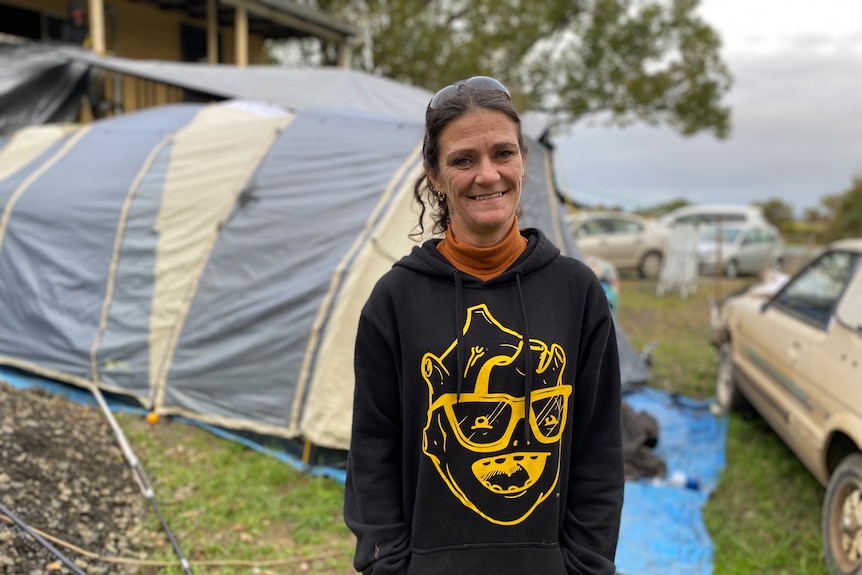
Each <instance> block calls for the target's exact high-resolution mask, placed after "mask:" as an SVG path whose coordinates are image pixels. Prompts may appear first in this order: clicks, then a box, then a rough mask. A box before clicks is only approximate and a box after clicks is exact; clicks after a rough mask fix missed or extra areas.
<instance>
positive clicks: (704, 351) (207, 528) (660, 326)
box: [121, 278, 827, 575]
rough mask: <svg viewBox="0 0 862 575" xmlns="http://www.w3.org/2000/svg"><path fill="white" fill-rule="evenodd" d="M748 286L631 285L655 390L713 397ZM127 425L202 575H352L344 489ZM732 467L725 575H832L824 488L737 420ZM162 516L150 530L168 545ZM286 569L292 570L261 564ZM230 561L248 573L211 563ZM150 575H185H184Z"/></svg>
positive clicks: (630, 312) (165, 555)
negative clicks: (712, 341)
mask: <svg viewBox="0 0 862 575" xmlns="http://www.w3.org/2000/svg"><path fill="white" fill-rule="evenodd" d="M745 285H746V283H745V282H744V281H733V282H731V281H726V280H725V281H722V282H721V283H720V284H719V285H717V286H716V285H715V284H713V282H712V281H711V280H709V279H702V280H701V283H700V285H699V286H698V290H697V292H696V293H695V294H693V295H691V296H689V297H688V298H687V299H685V300H683V299H680V298H679V297H678V296H676V295H669V296H665V297H663V298H658V297H656V295H655V287H656V285H655V282H650V281H640V280H635V279H625V278H624V279H623V281H622V284H621V294H620V295H621V297H620V309H619V311H618V313H619V316H620V321H621V323H622V325H623V327H624V329H625V331H626V333H627V334H628V336H629V339H630V340H631V341H632V344H633V345H634V346H635V348H636V349H640V348H641V347H643V346H645V345H647V344H648V343H650V342H655V344H656V347H655V351H654V364H653V372H654V378H653V381H652V382H651V385H654V386H655V387H659V388H662V389H665V390H667V391H669V392H672V393H681V394H685V395H688V396H690V397H695V398H699V399H705V398H709V397H711V396H712V395H713V381H714V376H715V363H716V353H715V351H714V350H713V349H712V348H711V347H710V345H709V343H708V335H709V303H710V300H711V299H712V298H715V297H722V296H725V295H727V294H729V293H731V292H733V291H736V290H738V289H740V288H742V287H744V286H745ZM121 422H122V425H123V427H124V429H126V431H127V434H128V435H129V437H130V440H131V442H132V444H133V446H134V448H135V451H136V453H137V454H138V456H139V458H140V459H141V461H142V462H143V466H144V468H145V469H146V471H147V472H148V475H149V476H150V477H151V481H152V483H153V486H154V488H155V492H156V499H157V501H158V502H159V503H160V506H161V508H162V511H163V512H164V515H165V516H166V517H167V519H168V523H169V524H170V526H171V528H172V529H173V530H174V532H175V533H176V534H177V538H178V540H179V541H180V544H181V546H182V548H183V551H184V553H185V554H186V556H187V557H188V559H189V560H190V561H192V562H193V564H194V570H195V573H196V575H197V574H204V573H206V574H219V575H222V574H224V575H227V574H252V573H255V574H261V575H266V574H283V573H310V574H327V575H330V574H331V575H346V574H351V573H353V570H352V568H351V557H352V549H353V536H352V535H351V534H350V532H349V531H348V530H347V528H346V527H345V526H344V525H343V522H342V519H341V505H342V501H343V488H342V487H341V486H340V485H338V484H336V483H335V482H334V481H331V480H328V479H325V478H313V477H309V476H307V475H303V474H301V473H298V472H297V471H295V470H293V469H292V468H291V467H290V466H288V465H287V464H285V463H281V462H279V461H276V460H275V459H273V458H270V457H268V456H265V455H262V454H260V453H257V452H255V451H251V450H249V449H247V448H244V447H242V446H240V445H237V444H234V443H231V442H229V441H226V440H223V439H220V438H218V437H216V436H214V435H211V434H210V433H208V432H206V431H204V430H203V429H200V428H197V427H194V426H188V425H184V424H179V423H170V422H162V423H159V424H157V425H154V426H151V425H149V424H147V423H146V422H144V421H143V420H142V419H140V418H138V417H133V416H122V417H121ZM726 455H727V466H726V469H725V471H724V473H723V475H722V477H721V480H720V483H719V485H718V488H717V489H716V491H715V492H714V493H713V495H712V497H711V499H710V500H709V502H708V504H707V505H706V508H705V510H704V515H705V520H706V524H707V528H708V529H709V532H710V535H711V537H712V540H713V543H714V546H715V555H714V566H715V573H716V575H723V574H732V575H737V574H738V575H743V574H744V575H750V574H760V573H770V574H775V575H779V574H788V575H790V574H793V575H826V574H827V570H826V568H825V565H824V561H823V554H822V550H821V539H820V531H819V525H820V505H821V500H822V497H823V488H822V487H821V486H820V485H819V484H818V483H817V481H816V480H814V478H813V477H812V476H811V475H810V474H809V473H808V472H807V471H806V469H805V468H804V467H803V466H802V465H801V464H800V463H799V462H798V460H797V459H796V458H795V457H794V456H793V454H792V453H791V452H790V451H789V450H788V449H787V448H786V447H785V446H784V444H783V443H782V442H781V441H780V440H779V439H778V438H777V436H776V435H775V434H774V433H773V432H772V431H771V430H770V429H769V427H768V426H767V425H766V424H765V423H764V422H763V420H762V419H760V418H759V417H758V416H756V415H740V414H733V415H732V416H731V417H730V425H729V430H728V438H727V453H726ZM151 515H152V517H151V518H149V519H148V521H149V525H148V526H149V528H150V529H151V530H152V531H153V532H155V533H159V532H160V526H159V523H158V521H157V519H156V517H155V514H154V513H151ZM150 546H151V551H150V557H149V558H150V559H159V560H163V561H174V559H175V556H174V554H173V553H172V549H171V546H170V544H169V542H168V540H167V538H166V537H165V536H164V535H156V536H154V538H152V540H150ZM277 559H283V560H285V561H284V562H283V563H280V564H278V565H269V564H265V563H262V562H266V561H272V560H277ZM225 560H233V561H246V562H248V564H245V565H224V564H222V565H203V564H201V563H200V562H203V561H222V562H223V561H225ZM255 562H257V566H256V567H255V566H254V565H253V563H255ZM141 572H142V573H147V574H150V573H152V574H155V573H159V574H161V573H168V574H171V575H173V574H181V573H182V571H181V570H180V569H179V567H176V566H175V567H170V568H156V567H145V568H142V570H141Z"/></svg>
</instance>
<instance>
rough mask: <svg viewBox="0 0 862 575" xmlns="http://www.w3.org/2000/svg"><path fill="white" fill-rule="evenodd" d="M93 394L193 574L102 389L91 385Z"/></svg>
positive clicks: (189, 573)
mask: <svg viewBox="0 0 862 575" xmlns="http://www.w3.org/2000/svg"><path fill="white" fill-rule="evenodd" d="M93 395H94V396H95V397H96V401H97V402H98V403H99V407H101V408H102V412H103V413H104V414H105V417H106V418H107V419H108V423H109V424H110V425H111V429H112V430H113V431H114V435H116V436H117V441H119V443H120V449H121V450H122V451H123V457H125V459H126V462H127V463H128V464H129V467H131V468H132V473H133V476H134V478H135V481H136V482H137V483H138V487H139V488H140V489H141V493H142V494H143V495H144V498H145V499H146V500H147V501H149V502H150V505H152V507H153V510H154V511H155V512H156V515H157V516H158V518H159V522H160V523H161V524H162V528H163V529H164V530H165V533H166V534H167V536H168V539H169V540H170V542H171V546H172V547H173V548H174V552H175V553H176V554H177V557H179V559H180V565H181V567H182V569H183V572H184V573H185V574H186V575H193V573H192V570H191V566H190V565H189V561H188V559H186V557H185V555H183V552H182V550H181V549H180V545H179V543H178V542H177V539H176V537H174V533H173V531H171V528H170V527H168V522H167V521H166V520H165V517H164V515H162V511H161V509H159V505H158V504H157V503H156V496H155V495H156V494H155V492H154V491H153V488H152V487H151V486H150V484H149V482H148V481H147V477H146V475H144V471H143V469H141V466H140V465H139V463H138V458H137V456H136V455H135V452H134V451H132V446H131V445H129V441H128V439H126V434H125V433H123V430H122V428H121V427H120V426H119V424H118V423H117V420H116V419H114V414H113V413H111V408H110V407H108V403H107V402H106V401H105V398H104V396H103V395H102V391H101V390H100V389H99V388H98V387H96V386H93Z"/></svg>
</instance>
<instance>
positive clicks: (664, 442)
mask: <svg viewBox="0 0 862 575" xmlns="http://www.w3.org/2000/svg"><path fill="white" fill-rule="evenodd" d="M0 380H4V381H7V382H9V383H11V384H12V385H14V386H16V387H21V388H27V387H35V386H38V387H42V388H44V389H48V390H49V391H52V392H54V393H56V394H58V395H62V396H64V397H68V398H69V399H71V400H73V401H77V402H78V403H85V404H95V403H96V402H95V399H94V397H93V395H92V394H91V393H90V392H88V391H85V390H81V389H77V388H74V387H72V386H68V385H65V384H62V383H55V382H52V381H49V380H45V379H42V378H39V377H36V376H32V375H29V374H26V373H24V372H21V371H18V370H14V369H9V368H5V367H2V366H0ZM624 399H625V401H627V402H628V403H629V405H631V406H632V408H634V410H635V411H645V412H647V413H648V414H650V415H652V416H653V417H655V418H656V419H657V420H658V423H659V443H658V445H657V446H656V449H655V450H654V452H655V454H656V455H658V456H659V457H661V458H662V459H664V461H665V462H666V463H667V469H668V473H669V474H670V473H672V472H674V471H680V472H684V473H685V474H687V475H690V476H693V477H696V478H697V480H698V483H699V487H698V489H689V488H685V487H672V486H669V485H662V484H658V485H657V484H655V483H654V482H652V481H650V480H639V481H629V482H628V483H627V484H626V491H625V503H624V505H623V517H622V530H621V533H620V541H619V545H618V548H617V569H618V573H619V574H620V575H711V574H712V572H713V569H712V560H713V546H712V540H711V539H710V536H709V532H708V531H707V529H706V525H705V524H704V521H703V507H704V505H705V504H706V502H707V500H708V499H709V496H710V494H711V493H712V492H713V491H714V490H715V487H716V485H717V484H718V481H719V477H720V475H721V472H722V470H723V469H724V465H725V459H724V450H725V439H726V436H727V417H716V416H715V415H713V414H712V413H711V412H710V410H709V403H710V402H709V401H696V400H692V399H690V398H687V397H683V396H678V395H671V394H668V393H665V392H663V391H659V390H656V389H652V388H641V389H638V390H636V391H632V392H629V393H626V394H625V396H624ZM108 404H109V405H110V407H111V409H112V410H115V411H131V412H137V413H141V414H144V413H146V412H145V410H143V409H140V408H136V407H134V406H130V405H128V404H127V403H123V402H122V401H120V400H110V399H109V400H108ZM182 421H186V422H187V423H192V424H195V425H200V426H202V427H204V428H205V429H208V430H210V431H211V432H213V433H215V434H217V435H219V436H220V437H223V438H226V439H228V440H231V441H236V442H239V443H242V444H244V445H246V446H248V447H250V448H251V449H255V450H257V451H260V452H262V453H265V454H267V455H270V456H272V457H275V458H277V459H279V460H280V461H283V462H285V463H288V464H290V465H292V466H294V467H296V468H297V469H300V470H302V471H304V472H307V473H311V474H314V475H323V476H327V477H331V478H332V479H335V480H336V481H339V482H341V483H343V482H344V471H343V470H340V469H333V468H326V467H309V466H307V465H305V464H303V463H302V461H301V460H300V459H298V458H297V457H294V456H292V455H290V454H288V453H285V452H282V451H277V450H274V449H270V448H268V447H265V446H263V445H260V444H258V443H256V442H254V441H252V440H249V439H248V438H246V437H243V436H241V435H238V434H235V433H232V432H230V431H226V430H224V429H220V428H216V427H213V426H210V425H206V424H201V423H199V422H197V421H193V420H185V419H182Z"/></svg>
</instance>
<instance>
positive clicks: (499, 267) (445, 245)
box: [437, 216, 527, 281]
mask: <svg viewBox="0 0 862 575" xmlns="http://www.w3.org/2000/svg"><path fill="white" fill-rule="evenodd" d="M525 249H527V238H525V237H524V236H522V235H521V232H520V230H519V229H518V218H517V216H516V217H515V221H514V223H513V224H512V229H511V230H509V233H508V234H507V235H506V237H505V238H503V241H501V242H500V243H499V244H497V245H496V246H491V247H489V248H477V247H474V246H471V245H469V244H466V243H464V242H461V241H459V240H458V238H456V237H455V234H453V233H452V226H451V225H450V226H449V229H448V230H446V235H445V236H444V238H443V239H442V240H441V241H440V242H439V243H438V244H437V250H438V251H439V252H440V253H441V254H443V256H444V257H445V258H446V259H447V260H449V262H451V263H452V265H453V266H455V267H456V268H458V269H459V270H461V271H462V272H465V273H468V274H470V275H473V276H476V277H477V278H479V279H480V280H482V281H488V280H489V279H492V278H495V277H497V276H498V275H500V274H502V273H503V272H504V271H506V270H507V269H508V268H509V266H510V265H512V263H513V262H514V261H515V260H516V259H518V256H520V255H521V254H522V253H524V250H525Z"/></svg>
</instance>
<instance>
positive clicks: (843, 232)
mask: <svg viewBox="0 0 862 575" xmlns="http://www.w3.org/2000/svg"><path fill="white" fill-rule="evenodd" d="M821 202H822V204H823V205H824V206H825V207H826V208H827V209H828V210H829V211H830V213H831V216H832V218H831V222H830V224H829V226H828V229H827V232H826V238H825V239H826V240H828V241H831V240H836V239H839V238H850V237H856V238H860V237H862V176H857V177H855V178H853V184H852V185H851V186H850V188H849V189H848V190H847V191H846V192H844V193H843V194H841V195H838V196H827V197H825V198H823V199H822V201H821Z"/></svg>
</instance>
